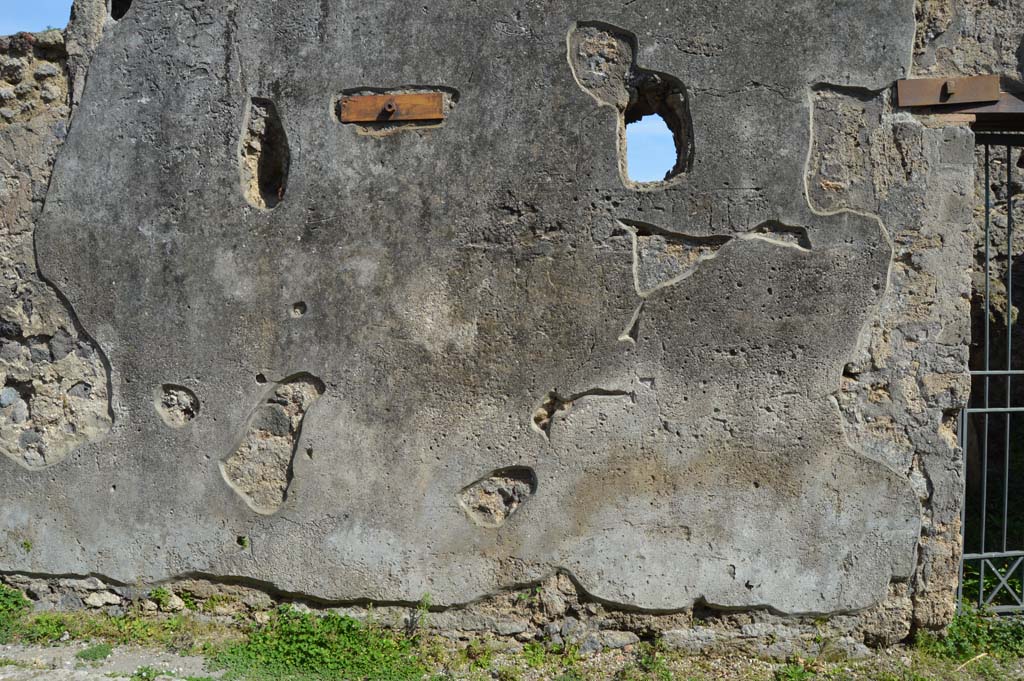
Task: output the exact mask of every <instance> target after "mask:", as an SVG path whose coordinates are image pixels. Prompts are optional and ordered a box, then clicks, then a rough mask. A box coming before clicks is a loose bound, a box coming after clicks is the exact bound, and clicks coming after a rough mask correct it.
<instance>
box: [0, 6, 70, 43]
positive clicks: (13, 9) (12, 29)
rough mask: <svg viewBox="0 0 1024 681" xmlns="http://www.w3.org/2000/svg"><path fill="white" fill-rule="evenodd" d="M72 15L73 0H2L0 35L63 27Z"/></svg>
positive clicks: (0, 7)
mask: <svg viewBox="0 0 1024 681" xmlns="http://www.w3.org/2000/svg"><path fill="white" fill-rule="evenodd" d="M70 16H71V0H0V35H11V34H14V33H18V32H20V31H32V32H36V31H44V30H46V27H47V26H50V27H52V28H59V29H63V28H64V27H65V26H67V25H68V18H69V17H70Z"/></svg>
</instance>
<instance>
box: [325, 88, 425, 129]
mask: <svg viewBox="0 0 1024 681" xmlns="http://www.w3.org/2000/svg"><path fill="white" fill-rule="evenodd" d="M339 117H340V118H341V122H342V123H391V122H399V121H443V120H444V119H445V111H444V94H443V93H441V92H408V93H394V94H366V95H345V96H343V97H342V98H341V104H340V113H339Z"/></svg>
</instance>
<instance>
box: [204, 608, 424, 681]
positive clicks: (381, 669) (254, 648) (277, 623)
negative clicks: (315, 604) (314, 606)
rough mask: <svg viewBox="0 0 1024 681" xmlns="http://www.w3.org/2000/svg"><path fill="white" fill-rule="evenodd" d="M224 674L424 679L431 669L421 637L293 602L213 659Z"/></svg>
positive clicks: (255, 679)
mask: <svg viewBox="0 0 1024 681" xmlns="http://www.w3.org/2000/svg"><path fill="white" fill-rule="evenodd" d="M211 665H212V667H214V668H216V669H222V670H224V675H223V677H222V678H224V679H228V680H231V679H248V680H252V681H264V680H271V679H272V680H273V681H282V680H284V679H288V680H290V681H298V680H302V681H306V680H309V681H313V680H317V679H363V678H373V679H389V680H393V681H405V680H406V679H408V680H412V679H420V678H422V677H423V676H424V674H426V672H427V670H426V668H425V666H424V665H423V663H422V661H421V660H420V659H419V656H418V650H417V644H416V641H415V639H413V638H409V637H404V636H400V635H398V634H394V633H391V632H386V631H383V630H380V629H377V628H376V627H374V626H372V625H367V624H363V623H362V622H359V621H358V620H355V619H352V618H351V617H344V616H341V615H337V614H334V613H329V614H327V615H324V616H317V615H313V614H311V613H305V612H299V611H298V610H295V609H294V608H291V607H289V606H282V607H281V608H278V609H277V610H276V611H275V612H274V614H273V615H272V616H271V619H270V621H269V622H268V623H267V624H266V625H264V626H262V627H259V628H256V629H254V630H252V631H251V632H250V633H249V637H248V640H246V641H245V642H243V643H239V644H237V645H234V646H230V647H228V648H227V649H226V650H224V651H223V652H220V653H218V654H215V655H214V656H213V658H212V659H211Z"/></svg>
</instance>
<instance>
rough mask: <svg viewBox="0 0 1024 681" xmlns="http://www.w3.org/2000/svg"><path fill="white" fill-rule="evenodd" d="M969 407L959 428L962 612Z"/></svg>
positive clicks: (959, 587)
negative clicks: (961, 485) (961, 484)
mask: <svg viewBox="0 0 1024 681" xmlns="http://www.w3.org/2000/svg"><path fill="white" fill-rule="evenodd" d="M968 419H969V417H968V416H967V409H966V408H965V409H961V410H960V427H959V428H958V429H957V433H959V438H958V439H959V441H960V462H961V465H962V466H963V468H962V469H961V470H962V471H963V496H962V497H961V500H962V501H961V503H960V537H961V542H960V567H959V570H960V572H959V578H958V579H957V584H956V611H957V612H960V611H961V610H962V609H963V602H964V554H966V553H967V442H968V440H969V438H968V436H967V429H968V428H969V427H970V426H969V425H968V424H969V423H970V421H969V420H968Z"/></svg>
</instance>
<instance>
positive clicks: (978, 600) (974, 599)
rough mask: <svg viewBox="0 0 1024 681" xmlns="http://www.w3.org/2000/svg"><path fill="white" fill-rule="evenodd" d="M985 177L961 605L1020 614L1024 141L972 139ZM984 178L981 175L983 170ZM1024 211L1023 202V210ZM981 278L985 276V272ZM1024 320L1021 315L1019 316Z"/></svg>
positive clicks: (1019, 137)
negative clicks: (1019, 297)
mask: <svg viewBox="0 0 1024 681" xmlns="http://www.w3.org/2000/svg"><path fill="white" fill-rule="evenodd" d="M976 140H977V144H978V150H979V164H983V173H984V175H983V177H984V182H985V186H984V201H985V203H984V237H985V242H984V251H983V252H982V251H981V245H980V244H979V250H978V253H977V257H978V262H979V265H980V264H981V262H982V260H983V261H984V279H983V280H982V279H981V278H980V277H977V278H976V279H975V282H974V289H975V291H974V296H973V309H974V311H973V313H972V318H973V322H972V326H973V336H974V340H973V342H972V349H971V376H972V379H971V381H972V391H971V400H970V404H969V405H968V407H967V408H966V409H964V411H963V413H962V415H961V419H960V445H961V447H962V449H963V451H964V453H965V457H966V464H967V465H966V475H965V492H966V493H965V499H964V509H963V516H962V521H963V522H962V526H963V533H964V535H963V538H964V556H963V559H962V560H961V563H960V587H959V594H958V595H959V596H960V598H961V600H962V601H964V602H968V603H974V604H976V605H977V606H979V607H983V608H986V609H989V610H991V611H993V612H998V613H1020V612H1024V417H1022V416H1021V415H1022V414H1024V353H1020V354H1019V356H1018V357H1015V356H1014V352H1013V350H1014V347H1015V346H1016V345H1019V344H1020V343H1021V342H1024V338H1022V337H1021V336H1020V333H1021V325H1020V324H1019V321H1020V320H1019V315H1018V314H1017V313H1016V312H1015V310H1014V294H1015V293H1021V292H1020V291H1014V286H1015V282H1014V275H1015V274H1017V275H1018V278H1017V282H1016V285H1017V286H1018V287H1020V286H1021V285H1022V284H1024V272H1016V273H1015V272H1014V270H1015V269H1018V268H1022V269H1024V254H1022V253H1021V251H1022V249H1021V248H1020V247H1017V248H1015V247H1014V238H1015V236H1016V237H1018V239H1019V240H1020V237H1024V234H1021V235H1015V233H1014V228H1015V218H1017V220H1016V222H1020V220H1021V219H1024V216H1022V215H1019V214H1018V215H1015V214H1014V212H1015V210H1019V208H1021V206H1019V205H1015V202H1014V193H1015V192H1016V191H1024V187H1022V186H1021V185H1020V181H1019V179H1018V178H1017V177H1015V174H1016V175H1018V176H1020V175H1022V174H1024V173H1022V172H1021V171H1020V170H1019V169H1018V167H1017V166H1018V164H1020V166H1019V167H1024V158H1022V156H1021V149H1022V147H1024V134H1014V133H981V132H979V133H978V134H977V136H976ZM979 170H982V169H981V168H979ZM1015 171H1016V172H1015ZM1018 203H1024V202H1018ZM979 274H980V273H979ZM1022 312H1024V310H1022Z"/></svg>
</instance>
